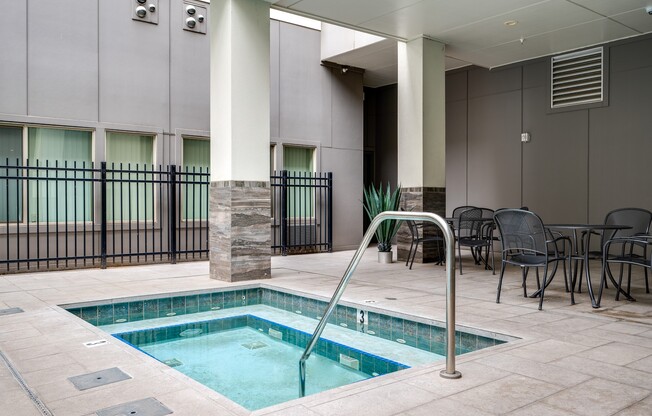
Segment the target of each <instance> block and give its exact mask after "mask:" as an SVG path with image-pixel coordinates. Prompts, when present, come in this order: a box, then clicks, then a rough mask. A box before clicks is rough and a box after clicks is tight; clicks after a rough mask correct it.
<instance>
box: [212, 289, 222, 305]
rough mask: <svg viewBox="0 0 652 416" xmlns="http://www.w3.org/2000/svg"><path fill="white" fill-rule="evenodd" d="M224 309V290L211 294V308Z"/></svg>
mask: <svg viewBox="0 0 652 416" xmlns="http://www.w3.org/2000/svg"><path fill="white" fill-rule="evenodd" d="M214 308H220V309H224V292H215V293H213V294H212V295H211V309H214Z"/></svg>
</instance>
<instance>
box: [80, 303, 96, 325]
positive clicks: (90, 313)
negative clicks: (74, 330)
mask: <svg viewBox="0 0 652 416" xmlns="http://www.w3.org/2000/svg"><path fill="white" fill-rule="evenodd" d="M81 317H82V319H83V320H84V321H86V322H88V323H90V324H92V325H97V306H89V307H85V308H82V310H81Z"/></svg>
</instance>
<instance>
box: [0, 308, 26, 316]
mask: <svg viewBox="0 0 652 416" xmlns="http://www.w3.org/2000/svg"><path fill="white" fill-rule="evenodd" d="M21 312H25V311H24V310H22V309H20V308H7V309H0V316H4V315H13V314H15V313H21Z"/></svg>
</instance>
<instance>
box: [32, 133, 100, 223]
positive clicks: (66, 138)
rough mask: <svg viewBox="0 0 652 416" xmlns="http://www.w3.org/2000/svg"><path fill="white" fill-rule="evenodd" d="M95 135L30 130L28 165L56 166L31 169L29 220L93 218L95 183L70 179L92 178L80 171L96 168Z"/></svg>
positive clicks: (54, 220) (89, 174)
mask: <svg viewBox="0 0 652 416" xmlns="http://www.w3.org/2000/svg"><path fill="white" fill-rule="evenodd" d="M92 149H93V136H92V132H90V131H82V130H65V129H54V128H37V127H29V128H28V130H27V163H29V166H38V167H45V166H47V167H55V168H59V169H54V170H45V169H43V170H40V169H39V170H30V176H34V177H36V178H38V179H33V180H31V181H30V185H29V191H28V196H27V198H28V201H27V203H28V205H29V209H28V218H29V221H30V222H36V221H38V222H65V221H90V220H91V219H92V217H93V185H92V183H91V182H83V183H81V181H73V180H66V179H73V178H74V179H81V178H84V177H87V178H91V177H92V174H91V173H87V172H83V171H81V170H79V171H76V170H75V168H77V169H82V168H91V167H92ZM53 178H54V179H53Z"/></svg>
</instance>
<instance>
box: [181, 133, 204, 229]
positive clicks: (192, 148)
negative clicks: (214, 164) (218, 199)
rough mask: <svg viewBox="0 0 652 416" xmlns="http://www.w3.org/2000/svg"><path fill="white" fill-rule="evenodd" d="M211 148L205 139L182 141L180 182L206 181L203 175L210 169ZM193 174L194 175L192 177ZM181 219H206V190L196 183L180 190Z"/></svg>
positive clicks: (184, 186) (186, 185)
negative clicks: (181, 175)
mask: <svg viewBox="0 0 652 416" xmlns="http://www.w3.org/2000/svg"><path fill="white" fill-rule="evenodd" d="M210 157H211V147H210V142H209V141H208V140H206V139H198V138H197V139H190V138H184V139H183V166H182V170H183V172H184V173H185V175H184V176H183V177H182V180H184V181H185V180H187V181H189V182H203V181H206V180H207V179H206V176H205V175H196V174H197V173H206V172H208V168H209V167H210V163H211V160H210ZM193 173H195V175H193ZM181 195H182V196H181V198H182V201H181V218H182V219H184V220H200V219H201V220H205V219H207V218H208V203H207V201H208V188H207V187H206V186H205V185H200V184H198V183H190V184H184V185H183V186H182V188H181Z"/></svg>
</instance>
